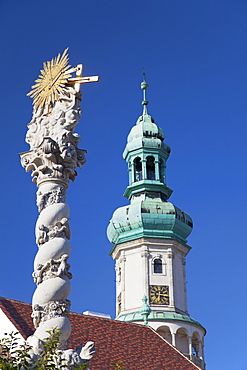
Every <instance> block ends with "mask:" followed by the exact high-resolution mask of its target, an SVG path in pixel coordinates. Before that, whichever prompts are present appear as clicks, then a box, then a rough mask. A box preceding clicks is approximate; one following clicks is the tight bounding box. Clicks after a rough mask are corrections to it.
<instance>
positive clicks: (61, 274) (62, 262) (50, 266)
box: [20, 87, 86, 355]
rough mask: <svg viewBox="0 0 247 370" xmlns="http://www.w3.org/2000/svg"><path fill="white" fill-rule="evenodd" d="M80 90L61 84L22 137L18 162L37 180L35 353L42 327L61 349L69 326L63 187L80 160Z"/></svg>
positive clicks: (66, 208)
mask: <svg viewBox="0 0 247 370" xmlns="http://www.w3.org/2000/svg"><path fill="white" fill-rule="evenodd" d="M80 100H81V94H80V93H79V92H78V91H76V90H75V89H74V88H73V87H65V88H64V95H61V96H60V99H59V100H58V101H56V102H55V104H54V105H53V107H52V108H51V110H50V112H48V113H47V110H46V111H45V109H44V108H39V109H37V110H35V109H34V112H33V117H32V120H31V122H30V123H29V124H28V132H27V135H26V141H27V143H28V144H29V145H30V150H29V151H28V152H25V153H22V154H20V157H21V164H22V166H23V167H24V168H25V169H26V171H30V170H31V171H32V177H33V180H32V181H33V182H34V183H36V184H37V187H38V191H37V206H38V210H39V212H40V215H39V217H38V220H37V223H36V228H35V234H36V243H37V246H38V252H37V254H36V257H35V260H34V272H33V278H34V282H35V283H36V285H37V287H36V290H35V292H34V295H33V299H32V309H33V312H32V318H33V323H34V326H35V328H36V330H35V332H34V334H33V336H31V337H29V343H30V344H31V345H32V346H33V351H34V354H35V355H38V353H39V350H40V345H39V343H40V342H41V343H42V341H43V340H44V338H46V337H47V336H48V334H47V331H48V330H52V329H54V328H56V329H57V330H59V331H60V340H61V347H62V348H66V343H67V340H68V338H69V335H70V331H71V327H70V322H69V319H68V313H69V308H70V301H69V300H68V299H67V297H68V295H69V293H70V279H71V278H72V275H71V273H70V271H69V269H70V265H69V263H68V259H69V255H70V251H71V245H70V242H69V239H70V228H69V213H70V210H69V206H68V204H67V203H66V189H67V188H68V184H69V180H72V181H74V180H75V178H76V175H77V172H76V170H75V168H76V167H82V165H83V164H84V163H85V161H86V158H85V153H86V151H85V150H81V149H78V143H79V141H80V136H79V135H78V134H76V133H74V128H75V126H76V125H77V124H78V122H79V119H80V116H81V110H80Z"/></svg>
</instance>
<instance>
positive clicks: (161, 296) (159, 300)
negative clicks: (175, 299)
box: [149, 285, 169, 306]
mask: <svg viewBox="0 0 247 370" xmlns="http://www.w3.org/2000/svg"><path fill="white" fill-rule="evenodd" d="M149 300H150V304H163V305H166V306H167V305H169V287H168V285H150V286H149Z"/></svg>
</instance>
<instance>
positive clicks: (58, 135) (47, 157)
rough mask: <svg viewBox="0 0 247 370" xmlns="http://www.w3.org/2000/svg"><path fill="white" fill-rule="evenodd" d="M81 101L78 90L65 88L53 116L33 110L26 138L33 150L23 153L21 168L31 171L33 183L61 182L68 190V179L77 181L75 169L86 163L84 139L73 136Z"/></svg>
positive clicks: (41, 110)
mask: <svg viewBox="0 0 247 370" xmlns="http://www.w3.org/2000/svg"><path fill="white" fill-rule="evenodd" d="M80 100H81V99H80V95H79V93H78V92H77V91H75V90H74V89H73V88H72V87H66V88H65V94H64V95H61V97H60V100H59V101H57V102H56V103H55V104H54V107H53V108H52V110H51V112H50V113H48V114H44V109H43V108H39V109H38V110H34V113H33V118H32V120H31V122H30V123H29V124H28V132H27V135H26V141H27V143H28V144H30V151H29V152H25V153H22V154H21V163H22V166H23V167H24V168H25V169H26V171H30V170H32V176H33V182H35V183H37V184H39V183H40V182H41V181H44V180H46V179H58V180H61V181H62V182H63V183H64V185H65V186H66V187H67V186H68V181H69V180H72V181H74V180H75V177H76V175H77V172H76V170H75V168H76V167H80V168H81V167H82V165H83V164H84V163H85V161H86V158H85V153H86V151H85V150H82V149H78V143H79V141H80V139H81V138H80V136H79V135H78V134H77V133H74V128H75V126H76V125H77V124H78V122H79V119H80V116H81V110H80Z"/></svg>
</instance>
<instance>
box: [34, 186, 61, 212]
mask: <svg viewBox="0 0 247 370" xmlns="http://www.w3.org/2000/svg"><path fill="white" fill-rule="evenodd" d="M65 202H66V190H65V188H64V187H63V186H58V187H57V188H56V189H53V190H51V191H49V192H48V193H44V194H43V193H42V191H41V190H40V189H39V190H38V191H37V202H36V203H37V206H38V210H39V212H41V211H42V209H44V208H46V207H47V206H49V205H51V204H55V203H65Z"/></svg>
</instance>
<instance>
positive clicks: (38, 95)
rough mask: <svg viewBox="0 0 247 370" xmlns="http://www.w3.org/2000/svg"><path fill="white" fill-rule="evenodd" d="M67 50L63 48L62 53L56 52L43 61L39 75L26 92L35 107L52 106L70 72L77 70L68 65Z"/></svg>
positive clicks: (61, 92) (61, 91)
mask: <svg viewBox="0 0 247 370" xmlns="http://www.w3.org/2000/svg"><path fill="white" fill-rule="evenodd" d="M67 51H68V48H67V49H65V50H64V52H63V54H62V55H60V54H58V56H57V57H56V58H53V59H52V60H51V61H49V62H45V63H43V69H42V70H41V71H40V73H41V75H39V78H37V80H35V82H36V84H35V85H33V86H32V90H31V91H30V92H29V93H28V94H27V95H28V96H30V97H31V98H33V104H34V106H35V108H36V109H38V108H39V107H44V106H46V105H47V106H48V108H49V107H50V106H52V105H53V104H54V103H55V102H56V101H57V100H58V99H59V95H60V94H63V88H64V87H65V85H66V84H67V83H68V79H69V78H70V77H71V73H72V72H75V71H77V68H71V66H70V65H68V62H69V57H68V54H67Z"/></svg>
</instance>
